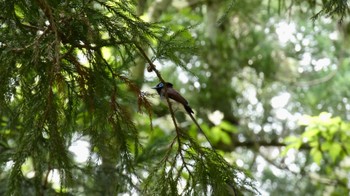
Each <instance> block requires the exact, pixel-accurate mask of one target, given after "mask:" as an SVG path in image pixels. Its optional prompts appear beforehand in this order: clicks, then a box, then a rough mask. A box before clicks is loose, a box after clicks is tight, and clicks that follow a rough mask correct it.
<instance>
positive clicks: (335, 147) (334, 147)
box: [329, 143, 342, 161]
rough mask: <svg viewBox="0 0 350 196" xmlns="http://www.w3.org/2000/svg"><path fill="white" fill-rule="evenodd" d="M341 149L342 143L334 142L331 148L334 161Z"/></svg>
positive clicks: (330, 153)
mask: <svg viewBox="0 0 350 196" xmlns="http://www.w3.org/2000/svg"><path fill="white" fill-rule="evenodd" d="M341 150H342V148H341V145H340V144H338V143H332V147H331V148H330V151H329V155H330V156H331V158H332V160H333V161H335V160H336V159H337V158H338V156H339V155H340V152H341Z"/></svg>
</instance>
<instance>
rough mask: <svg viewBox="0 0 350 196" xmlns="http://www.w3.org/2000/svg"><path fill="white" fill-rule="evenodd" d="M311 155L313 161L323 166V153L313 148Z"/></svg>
mask: <svg viewBox="0 0 350 196" xmlns="http://www.w3.org/2000/svg"><path fill="white" fill-rule="evenodd" d="M310 155H311V156H312V159H313V160H314V161H315V163H316V164H317V165H320V164H321V160H322V152H321V151H319V150H318V149H317V148H313V149H312V150H311V152H310Z"/></svg>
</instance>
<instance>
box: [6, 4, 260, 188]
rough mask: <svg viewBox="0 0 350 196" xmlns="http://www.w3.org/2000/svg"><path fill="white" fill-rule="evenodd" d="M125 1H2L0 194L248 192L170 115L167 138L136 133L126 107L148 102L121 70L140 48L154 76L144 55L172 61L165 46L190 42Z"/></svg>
mask: <svg viewBox="0 0 350 196" xmlns="http://www.w3.org/2000/svg"><path fill="white" fill-rule="evenodd" d="M133 2H134V1H117V0H115V1H107V0H73V1H59V0H1V15H0V35H1V36H0V51H1V52H0V62H1V65H0V84H1V85H0V120H1V124H0V153H1V156H0V184H1V185H0V187H1V188H0V195H3V194H5V193H6V194H9V195H22V194H26V195H54V194H68V195H77V194H78V195H117V194H118V193H129V194H131V195H133V194H143V195H180V194H193V195H207V194H210V193H212V194H214V195H227V194H229V193H231V194H234V195H240V194H241V193H242V191H244V190H250V191H254V188H253V185H252V184H251V180H249V178H248V177H247V175H246V174H244V172H242V171H239V170H238V169H236V168H235V167H234V166H232V165H231V164H229V163H227V162H226V161H225V160H224V159H223V158H222V157H221V156H220V155H218V154H217V153H216V152H215V151H214V150H212V149H209V148H205V147H202V146H200V145H198V143H197V142H196V140H194V139H192V138H191V137H190V136H189V135H187V134H186V130H181V129H180V128H178V127H177V126H176V121H175V118H174V124H175V127H176V132H175V133H174V134H173V135H172V136H173V137H170V138H169V137H168V138H165V139H164V138H159V140H156V141H146V142H141V141H140V138H141V137H140V135H139V133H140V130H138V129H137V127H136V126H135V123H134V121H133V115H134V114H135V111H136V110H137V108H146V111H147V112H148V113H149V114H150V104H149V103H148V101H147V98H145V97H144V96H142V95H143V94H142V93H141V92H140V89H139V87H138V86H136V85H135V84H134V83H133V82H132V80H131V79H130V78H129V77H128V73H129V68H131V67H132V66H134V65H135V59H136V58H137V57H138V56H141V58H144V59H145V60H146V62H148V63H149V64H150V65H151V69H152V70H153V71H155V72H156V73H157V75H158V77H159V79H160V80H163V79H162V78H161V75H160V73H159V71H157V70H156V68H155V67H154V65H153V64H152V62H153V60H155V59H156V58H165V59H168V60H172V61H173V62H175V63H177V64H181V62H182V61H181V59H177V58H178V57H177V55H174V52H181V50H188V49H189V46H188V47H187V46H186V45H184V43H190V42H187V41H183V40H182V41H181V34H182V33H183V31H179V32H171V31H170V30H169V29H167V28H166V27H164V26H160V25H157V24H150V23H146V22H144V21H142V20H141V19H139V18H138V16H137V15H135V14H134V13H135V5H134V4H133ZM175 37H176V38H175ZM185 39H188V36H187V37H185ZM145 46H146V47H149V48H151V51H152V54H154V57H148V56H147V52H146V51H144V50H143V48H145ZM172 116H173V115H172ZM150 117H152V116H150ZM77 136H79V137H81V138H83V139H85V140H87V141H88V142H89V144H90V159H89V160H87V161H86V162H84V163H79V162H77V161H76V160H74V156H73V155H72V153H71V152H70V151H69V150H68V149H69V147H70V146H71V144H72V142H73V141H74V140H75V139H76V137H77ZM155 149H156V150H155ZM25 167H30V169H28V168H27V169H24V168H25ZM24 171H30V173H31V175H29V174H28V173H24ZM53 173H58V174H59V175H58V176H59V178H60V179H59V182H60V183H59V187H57V186H56V187H55V186H52V184H51V181H50V180H49V179H50V176H52V174H53Z"/></svg>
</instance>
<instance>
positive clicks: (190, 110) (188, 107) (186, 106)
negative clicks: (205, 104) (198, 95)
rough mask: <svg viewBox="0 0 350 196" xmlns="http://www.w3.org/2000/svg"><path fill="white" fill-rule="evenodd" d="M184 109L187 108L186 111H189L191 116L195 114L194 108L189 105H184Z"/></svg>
mask: <svg viewBox="0 0 350 196" xmlns="http://www.w3.org/2000/svg"><path fill="white" fill-rule="evenodd" d="M184 107H185V110H186V111H187V113H188V114H190V115H191V114H194V112H193V110H192V108H191V107H190V106H189V105H184Z"/></svg>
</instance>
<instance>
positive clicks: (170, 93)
mask: <svg viewBox="0 0 350 196" xmlns="http://www.w3.org/2000/svg"><path fill="white" fill-rule="evenodd" d="M152 89H155V90H156V91H157V92H158V94H159V96H160V98H161V99H163V100H165V99H166V97H168V98H169V101H170V102H175V103H178V104H181V105H183V107H184V108H185V110H186V112H187V114H188V115H189V116H190V117H191V119H192V121H193V122H194V123H195V124H196V126H197V127H198V129H199V131H200V132H201V133H202V134H203V135H204V137H205V138H206V139H207V141H208V142H209V145H210V147H211V148H212V149H214V148H213V145H212V144H211V142H210V140H209V138H208V137H207V135H206V134H205V133H204V131H203V130H202V128H201V127H200V125H199V123H198V122H197V120H196V119H195V118H194V116H193V114H194V112H193V110H192V108H191V107H190V106H189V104H188V101H187V100H186V99H185V98H184V97H183V96H182V95H181V94H180V93H178V92H177V91H176V90H175V89H174V88H173V84H172V83H170V82H164V83H163V82H160V83H158V84H157V86H155V87H152ZM173 105H174V104H172V105H171V106H173Z"/></svg>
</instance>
